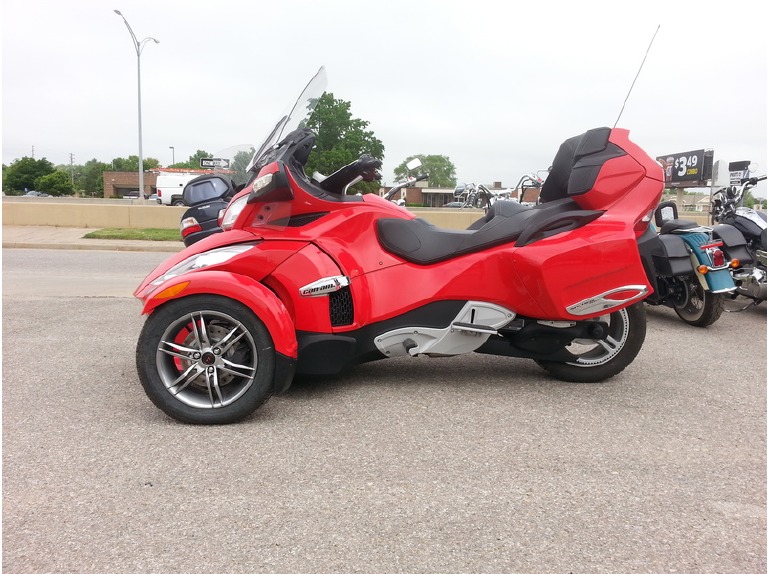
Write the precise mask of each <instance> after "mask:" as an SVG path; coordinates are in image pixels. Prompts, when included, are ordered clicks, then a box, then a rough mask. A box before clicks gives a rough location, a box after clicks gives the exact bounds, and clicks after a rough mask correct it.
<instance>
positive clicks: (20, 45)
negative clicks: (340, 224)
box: [0, 0, 768, 194]
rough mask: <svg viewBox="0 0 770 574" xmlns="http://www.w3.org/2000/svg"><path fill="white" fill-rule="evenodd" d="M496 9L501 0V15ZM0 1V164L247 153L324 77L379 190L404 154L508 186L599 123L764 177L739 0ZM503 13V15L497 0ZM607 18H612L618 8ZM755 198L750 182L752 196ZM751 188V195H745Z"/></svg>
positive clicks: (465, 177) (757, 53) (763, 26)
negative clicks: (362, 128) (376, 163)
mask: <svg viewBox="0 0 770 574" xmlns="http://www.w3.org/2000/svg"><path fill="white" fill-rule="evenodd" d="M509 4H510V5H509ZM518 4H520V3H518V2H515V3H507V2H504V1H503V0H494V1H488V0H474V1H471V2H469V1H463V2H455V1H452V0H435V1H434V0H409V1H406V0H396V1H389V0H383V1H382V2H378V3H371V2H361V1H359V2H353V1H347V0H324V1H320V0H312V1H311V0H304V1H301V0H281V1H278V2H273V3H269V2H265V1H255V0H248V1H244V0H229V1H227V2H212V1H209V2H199V1H191V0H186V1H182V0H160V1H159V0H155V1H149V0H109V1H106V0H70V1H61V0H3V2H2V14H0V16H1V17H2V42H3V64H2V102H3V117H2V126H3V163H5V164H8V163H10V162H12V161H13V160H14V159H17V158H20V157H23V156H31V155H32V153H33V148H34V157H35V158H38V159H39V158H41V157H46V158H48V159H49V160H50V161H51V162H53V163H54V164H69V162H70V154H74V162H75V163H76V164H82V163H85V162H86V161H88V160H90V159H93V158H96V159H98V160H100V161H104V162H109V161H110V160H111V159H112V158H115V157H127V156H129V155H136V154H137V152H138V138H137V69H136V63H137V58H136V53H135V51H134V47H133V44H132V40H131V38H130V36H129V33H128V30H127V29H126V26H125V25H124V23H123V20H122V19H121V18H120V17H119V16H118V15H116V14H115V13H114V12H113V10H114V9H118V10H120V11H121V12H122V13H123V15H124V16H125V17H126V19H127V20H128V22H129V24H130V25H131V27H132V28H133V30H134V32H135V33H136V35H137V37H138V38H139V39H140V40H141V39H142V38H145V37H148V36H152V37H154V38H157V39H158V40H159V41H160V43H159V44H155V43H152V42H150V43H148V44H147V45H146V46H145V48H144V51H143V52H142V57H141V72H142V73H141V80H142V125H143V151H144V153H143V155H144V157H154V158H157V159H158V160H160V162H161V165H168V164H170V163H171V162H172V151H171V150H170V149H169V146H174V156H175V159H176V160H177V161H183V160H186V159H187V158H188V157H189V156H190V155H192V154H193V153H195V151H196V150H198V149H203V150H206V151H209V152H211V153H212V154H213V153H216V152H217V151H218V150H221V149H224V148H227V147H229V146H232V145H235V144H243V143H254V144H256V143H259V142H261V140H262V139H264V136H265V132H266V131H267V130H268V128H269V127H270V126H272V124H273V123H274V122H275V120H276V119H277V118H278V116H279V115H280V114H281V113H282V112H283V111H285V108H286V107H287V104H288V103H289V102H290V100H293V99H294V98H296V96H297V95H298V94H299V92H300V91H301V89H302V88H303V87H304V85H305V83H306V82H307V81H308V80H309V79H310V77H311V76H312V75H313V74H314V73H315V72H316V70H317V69H318V68H319V67H320V66H321V65H324V66H326V69H327V74H328V77H329V84H328V91H330V92H332V93H333V94H334V96H335V97H336V98H339V99H343V100H346V101H349V102H351V107H352V111H353V115H354V116H355V117H358V118H360V119H363V120H366V121H368V122H369V129H371V130H372V131H373V132H374V134H375V136H376V137H378V138H379V139H380V140H381V141H382V142H383V144H384V146H385V163H384V169H383V175H384V181H386V182H392V181H393V168H394V167H396V166H397V165H398V164H399V163H401V162H402V161H403V160H404V159H405V158H406V157H407V156H409V155H412V154H439V155H446V156H448V157H449V158H450V160H451V161H452V162H453V163H454V165H455V167H456V172H457V177H458V179H459V180H460V181H466V182H476V183H491V182H493V181H501V182H502V184H503V186H504V187H507V186H513V185H515V183H516V182H517V181H518V179H519V178H520V176H521V175H523V174H524V173H532V172H535V171H537V170H540V169H545V168H547V167H548V166H549V165H550V163H551V160H552V159H553V156H554V154H555V153H556V150H557V149H558V146H559V144H560V143H561V142H562V141H563V140H565V139H566V138H568V137H571V136H573V135H577V134H580V133H582V132H584V131H586V130H587V129H591V128H594V127H599V126H612V125H613V124H614V123H615V121H616V119H617V116H618V114H619V112H620V110H621V106H622V105H623V101H624V99H625V98H626V94H627V92H628V90H629V88H630V86H631V83H632V82H633V80H634V77H635V76H636V74H637V70H638V68H639V66H640V64H641V62H642V59H643V58H644V56H645V52H646V50H647V48H648V45H649V43H650V40H651V39H652V37H653V34H655V31H656V29H657V28H658V26H660V28H659V29H658V32H657V36H656V37H655V40H654V42H653V44H652V47H651V49H650V51H649V55H648V56H647V60H646V63H645V64H644V67H643V68H642V71H641V73H640V75H639V77H638V79H637V80H636V85H635V87H634V89H633V91H632V92H631V95H630V97H629V99H628V102H627V104H626V107H625V111H624V112H623V115H622V117H621V118H620V122H619V123H618V126H619V127H624V128H627V129H629V130H630V132H631V139H632V140H634V141H635V142H636V143H638V144H639V145H641V146H642V147H643V148H644V149H645V150H646V151H647V152H648V153H649V154H650V155H651V156H653V157H655V156H659V155H664V154H665V155H667V154H673V153H678V152H686V151H691V150H699V149H704V148H706V149H713V150H714V156H715V159H717V160H720V159H721V160H725V161H738V160H750V161H753V162H755V164H756V165H755V166H754V168H755V169H756V170H757V174H760V173H761V174H764V173H766V171H767V125H768V124H767V52H768V50H767V40H766V39H767V35H768V33H767V22H766V19H765V18H764V16H760V13H759V3H758V2H756V1H750V2H749V1H743V0H738V1H736V0H731V1H730V2H720V3H713V2H702V1H701V2H659V1H657V0H655V1H652V2H649V1H648V2H638V3H630V4H626V3H621V2H617V1H614V2H598V1H593V0H586V1H582V2H571V3H568V2H565V1H564V0H559V1H558V2H553V1H551V0H537V1H533V2H527V3H526V5H523V6H519V5H518ZM506 6H508V7H506ZM621 7H622V8H621ZM760 189H761V190H762V191H764V190H765V189H766V188H765V187H762V188H760ZM760 194H762V193H760Z"/></svg>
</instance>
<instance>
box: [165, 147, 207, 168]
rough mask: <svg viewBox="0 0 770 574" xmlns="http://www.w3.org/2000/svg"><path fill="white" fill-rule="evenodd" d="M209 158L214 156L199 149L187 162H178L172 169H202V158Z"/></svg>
mask: <svg viewBox="0 0 770 574" xmlns="http://www.w3.org/2000/svg"><path fill="white" fill-rule="evenodd" d="M207 157H212V155H211V154H210V153H209V152H207V151H204V150H202V149H199V150H198V151H196V152H195V153H194V154H192V155H191V156H190V157H189V159H188V160H187V161H181V162H176V163H175V164H174V165H172V166H170V167H174V168H179V169H200V168H201V158H207Z"/></svg>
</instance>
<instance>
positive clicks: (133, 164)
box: [112, 155, 160, 171]
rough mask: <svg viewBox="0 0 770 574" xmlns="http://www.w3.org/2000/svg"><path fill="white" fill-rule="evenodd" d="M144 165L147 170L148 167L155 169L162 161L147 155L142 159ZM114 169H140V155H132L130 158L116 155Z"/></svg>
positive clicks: (113, 163)
mask: <svg viewBox="0 0 770 574" xmlns="http://www.w3.org/2000/svg"><path fill="white" fill-rule="evenodd" d="M142 167H143V168H144V170H145V171H147V170H148V169H155V168H156V167H160V161H158V160H157V159H155V158H154V157H146V158H143V159H142ZM112 170H113V171H139V156H138V155H130V156H128V158H123V157H116V158H115V159H113V160H112Z"/></svg>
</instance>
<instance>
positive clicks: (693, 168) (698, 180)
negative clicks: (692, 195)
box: [656, 149, 714, 187]
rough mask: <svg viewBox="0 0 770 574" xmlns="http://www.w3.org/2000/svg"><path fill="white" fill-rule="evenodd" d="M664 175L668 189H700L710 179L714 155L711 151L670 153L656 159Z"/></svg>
mask: <svg viewBox="0 0 770 574" xmlns="http://www.w3.org/2000/svg"><path fill="white" fill-rule="evenodd" d="M656 159H657V161H658V163H660V165H661V166H663V169H664V170H665V174H666V185H667V186H669V187H701V186H704V185H706V180H707V179H709V178H710V177H711V169H712V167H713V162H714V154H713V152H712V151H711V150H704V149H699V150H693V151H686V152H680V153H672V154H669V155H664V156H660V157H657V158H656Z"/></svg>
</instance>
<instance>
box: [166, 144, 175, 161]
mask: <svg viewBox="0 0 770 574" xmlns="http://www.w3.org/2000/svg"><path fill="white" fill-rule="evenodd" d="M168 149H170V150H171V165H174V164H175V163H176V160H175V159H174V146H172V145H170V146H168Z"/></svg>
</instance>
